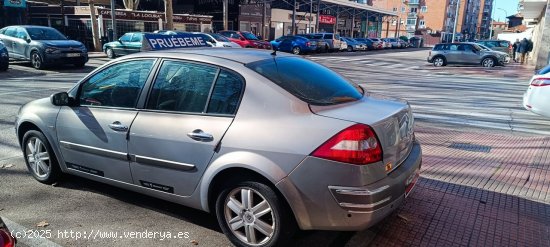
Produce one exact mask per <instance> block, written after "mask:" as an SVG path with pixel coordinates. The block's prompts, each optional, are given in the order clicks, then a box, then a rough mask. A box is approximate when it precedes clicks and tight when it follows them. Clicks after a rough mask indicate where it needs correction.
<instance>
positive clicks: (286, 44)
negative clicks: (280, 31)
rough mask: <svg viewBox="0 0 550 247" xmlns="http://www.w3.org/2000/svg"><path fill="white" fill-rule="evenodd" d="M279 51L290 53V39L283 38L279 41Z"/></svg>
mask: <svg viewBox="0 0 550 247" xmlns="http://www.w3.org/2000/svg"><path fill="white" fill-rule="evenodd" d="M279 50H280V51H285V52H290V51H292V38H284V39H283V40H281V43H279Z"/></svg>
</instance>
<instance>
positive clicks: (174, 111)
mask: <svg viewBox="0 0 550 247" xmlns="http://www.w3.org/2000/svg"><path fill="white" fill-rule="evenodd" d="M15 125H16V132H17V136H18V138H19V143H20V145H21V148H22V151H23V154H24V157H25V158H26V163H27V166H28V168H29V171H30V173H31V174H32V175H33V176H34V178H35V179H36V180H38V181H40V182H42V183H53V182H55V181H56V180H57V179H58V178H59V177H60V176H61V175H62V174H63V173H68V174H73V175H77V176H81V177H84V178H88V179H91V180H96V181H100V182H103V183H107V184H110V185H113V186H118V187H121V188H125V189H128V190H132V191H137V192H140V193H144V194H147V195H150V196H153V197H158V198H161V199H164V200H167V201H172V202H176V203H179V204H182V205H185V206H189V207H193V208H197V209H200V210H204V211H207V212H212V213H214V214H216V216H217V218H218V221H219V224H220V226H221V228H222V230H223V232H224V233H225V234H226V235H227V237H228V238H229V239H230V240H231V241H232V243H234V244H235V245H237V246H274V245H276V244H277V245H278V244H284V243H285V242H286V241H288V240H289V238H290V237H291V236H292V234H293V232H294V231H295V230H296V229H298V228H299V229H302V230H313V229H317V230H339V231H340V230H345V231H356V230H362V229H365V228H368V227H370V226H372V225H373V224H375V223H377V222H379V221H380V220H382V219H383V218H384V217H385V216H387V215H388V214H390V213H391V212H393V211H394V210H396V209H397V208H398V207H399V205H401V204H402V202H403V201H404V199H405V197H406V196H407V195H408V193H409V192H410V191H411V189H412V188H413V186H414V184H415V182H416V181H417V178H418V174H419V169H420V166H421V160H422V158H421V148H420V145H419V143H418V142H417V141H416V140H415V137H414V132H413V125H414V123H413V115H412V112H411V108H410V106H409V105H408V103H407V102H404V101H399V100H395V99H388V98H386V97H381V96H375V95H370V94H369V93H367V92H366V91H365V89H364V88H362V87H360V86H358V85H357V84H355V83H353V82H350V81H349V80H347V79H345V78H344V77H342V76H341V75H339V74H338V73H335V72H334V71H332V70H330V69H328V68H326V67H324V66H322V65H319V64H317V63H315V62H312V61H310V60H307V59H304V58H301V57H299V56H294V55H290V54H282V53H277V54H272V53H270V52H268V51H260V50H248V49H247V50H244V49H243V50H240V49H213V48H206V49H205V48H202V49H179V50H172V51H164V52H144V53H138V54H134V55H130V56H126V57H123V58H119V59H117V60H113V61H111V62H109V63H108V64H105V65H104V66H102V67H100V68H98V69H96V70H95V71H93V72H92V73H90V74H89V75H88V76H86V77H85V78H83V79H82V80H81V81H80V82H78V83H77V84H76V85H75V86H74V87H73V88H72V89H71V90H69V91H68V92H60V93H57V94H54V95H52V96H51V97H50V98H46V99H39V100H36V101H33V102H30V103H28V104H26V105H25V106H23V107H22V108H21V110H20V112H19V114H18V116H17V120H16V123H15Z"/></svg>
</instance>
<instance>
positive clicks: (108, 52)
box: [107, 48, 115, 58]
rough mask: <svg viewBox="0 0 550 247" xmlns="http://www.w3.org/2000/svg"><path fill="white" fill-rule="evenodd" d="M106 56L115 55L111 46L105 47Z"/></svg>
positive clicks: (111, 56)
mask: <svg viewBox="0 0 550 247" xmlns="http://www.w3.org/2000/svg"><path fill="white" fill-rule="evenodd" d="M107 57H108V58H114V57H115V54H114V52H113V49H111V48H109V49H107Z"/></svg>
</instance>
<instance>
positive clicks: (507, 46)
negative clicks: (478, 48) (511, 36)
mask: <svg viewBox="0 0 550 247" xmlns="http://www.w3.org/2000/svg"><path fill="white" fill-rule="evenodd" d="M476 43H478V44H482V45H484V46H487V47H489V48H491V49H492V50H495V51H501V52H506V53H508V54H512V44H511V43H510V41H507V40H478V41H476Z"/></svg>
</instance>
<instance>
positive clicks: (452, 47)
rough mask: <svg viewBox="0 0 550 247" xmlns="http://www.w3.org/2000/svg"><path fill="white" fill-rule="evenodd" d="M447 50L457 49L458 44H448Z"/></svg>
mask: <svg viewBox="0 0 550 247" xmlns="http://www.w3.org/2000/svg"><path fill="white" fill-rule="evenodd" d="M449 50H451V51H457V50H458V45H450V46H449Z"/></svg>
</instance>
